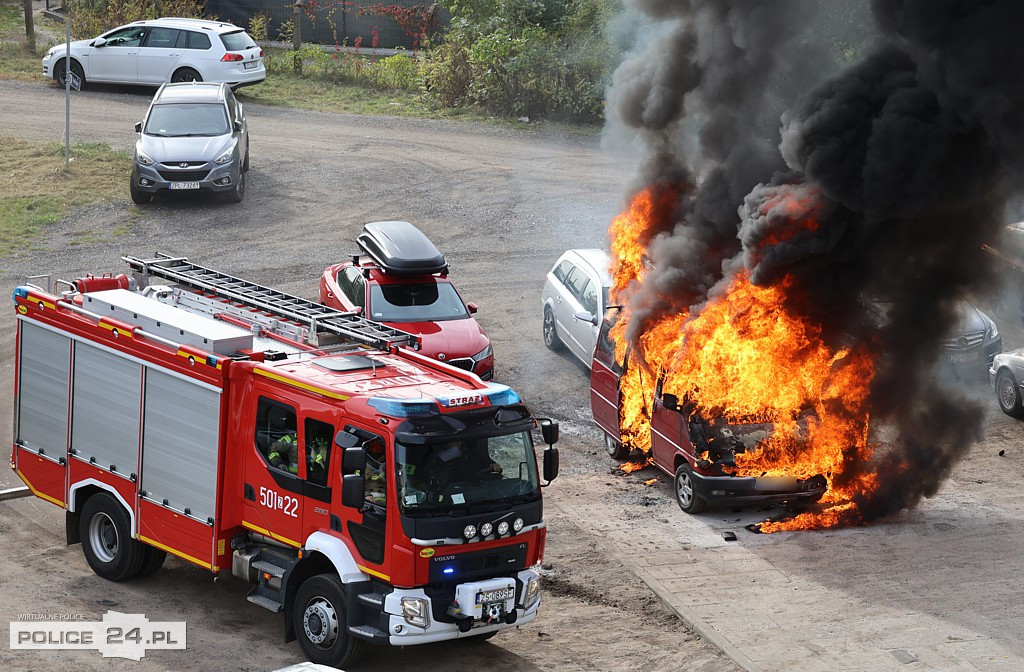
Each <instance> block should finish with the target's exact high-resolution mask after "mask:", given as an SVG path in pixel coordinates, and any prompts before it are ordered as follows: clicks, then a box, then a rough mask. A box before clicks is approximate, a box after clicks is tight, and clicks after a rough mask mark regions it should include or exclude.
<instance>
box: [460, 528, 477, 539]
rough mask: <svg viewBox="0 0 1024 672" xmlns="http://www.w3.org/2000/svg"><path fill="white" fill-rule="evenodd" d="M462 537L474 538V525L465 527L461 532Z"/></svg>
mask: <svg viewBox="0 0 1024 672" xmlns="http://www.w3.org/2000/svg"><path fill="white" fill-rule="evenodd" d="M462 536H464V537H465V538H466V539H472V538H473V537H475V536H476V525H466V528H465V529H464V530H462Z"/></svg>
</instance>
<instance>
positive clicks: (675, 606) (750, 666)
mask: <svg viewBox="0 0 1024 672" xmlns="http://www.w3.org/2000/svg"><path fill="white" fill-rule="evenodd" d="M544 505H545V506H547V507H551V508H554V509H557V510H558V511H559V512H560V513H563V514H565V515H566V516H568V517H569V518H572V519H573V520H575V521H576V522H577V523H579V524H580V525H583V524H584V522H585V521H583V520H581V519H580V518H579V517H577V516H576V515H574V514H573V513H572V512H570V511H568V510H567V509H565V508H564V507H562V506H561V505H559V504H557V503H555V502H552V501H550V500H548V501H546V502H544ZM596 539H597V543H598V544H600V545H601V546H602V547H604V549H605V550H606V551H607V552H608V554H609V555H610V556H611V557H614V558H616V559H618V560H620V561H621V562H622V564H623V565H624V566H625V567H626V568H627V569H628V570H629V572H630V573H631V574H632V575H633V576H635V577H636V578H637V579H639V580H640V581H642V582H643V583H644V584H645V585H646V586H647V587H648V588H650V589H651V592H653V593H654V594H655V595H657V596H658V599H660V600H661V601H662V602H663V603H665V606H667V607H668V608H669V609H671V610H672V611H674V612H675V613H676V616H678V617H679V618H680V620H682V621H683V623H685V624H686V626H687V627H688V628H690V629H691V630H693V631H694V632H696V633H697V634H698V635H700V636H701V637H702V638H703V639H704V640H705V641H707V642H708V643H710V644H711V645H712V646H714V647H715V648H717V649H718V650H719V651H721V652H722V653H724V654H725V655H726V656H728V658H729V659H730V660H732V662H734V663H736V664H737V665H739V666H740V667H741V668H743V669H744V670H746V672H763V670H762V669H761V668H760V667H759V666H758V665H757V664H756V663H755V662H754V661H752V660H750V659H749V658H747V657H746V656H745V655H743V654H742V653H740V651H739V649H737V648H736V647H735V646H733V644H732V642H730V641H729V640H728V639H727V638H726V637H725V635H723V634H722V633H720V632H718V631H717V630H715V629H714V628H713V627H711V626H710V625H708V623H707V622H706V621H704V619H702V618H699V617H698V616H696V615H695V614H694V613H692V612H691V611H690V610H689V609H688V608H687V606H686V605H685V604H680V603H679V601H678V600H676V598H675V594H673V593H672V591H670V590H669V589H668V588H666V587H665V586H664V585H662V583H661V582H660V581H658V579H656V578H654V577H653V576H651V574H650V573H649V572H648V571H646V570H645V569H644V568H643V567H641V566H640V565H638V564H636V563H635V562H633V561H632V560H630V556H629V554H628V553H624V552H623V551H621V550H619V549H618V548H615V547H614V546H613V544H612V542H611V541H609V540H608V539H607V537H596Z"/></svg>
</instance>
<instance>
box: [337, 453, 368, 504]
mask: <svg viewBox="0 0 1024 672" xmlns="http://www.w3.org/2000/svg"><path fill="white" fill-rule="evenodd" d="M350 450H351V449H350ZM346 452H347V451H346ZM365 497H366V479H365V478H363V476H362V474H345V476H344V477H343V478H342V479H341V505H342V506H347V507H349V508H350V509H358V510H362V508H363V504H365V503H366V501H365Z"/></svg>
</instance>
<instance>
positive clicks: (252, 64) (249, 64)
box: [245, 61, 259, 70]
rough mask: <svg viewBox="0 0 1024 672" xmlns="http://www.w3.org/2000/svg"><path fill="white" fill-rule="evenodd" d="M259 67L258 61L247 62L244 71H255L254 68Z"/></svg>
mask: <svg viewBox="0 0 1024 672" xmlns="http://www.w3.org/2000/svg"><path fill="white" fill-rule="evenodd" d="M257 65H259V62H258V61H249V62H247V63H246V64H245V69H246V70H255V69H256V66H257Z"/></svg>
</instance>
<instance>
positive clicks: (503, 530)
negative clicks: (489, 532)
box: [498, 520, 508, 537]
mask: <svg viewBox="0 0 1024 672" xmlns="http://www.w3.org/2000/svg"><path fill="white" fill-rule="evenodd" d="M498 534H499V535H500V536H502V537H504V536H505V535H506V534H508V521H507V520H503V521H501V522H500V523H498Z"/></svg>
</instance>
